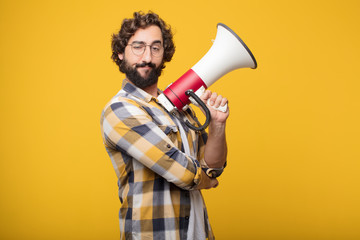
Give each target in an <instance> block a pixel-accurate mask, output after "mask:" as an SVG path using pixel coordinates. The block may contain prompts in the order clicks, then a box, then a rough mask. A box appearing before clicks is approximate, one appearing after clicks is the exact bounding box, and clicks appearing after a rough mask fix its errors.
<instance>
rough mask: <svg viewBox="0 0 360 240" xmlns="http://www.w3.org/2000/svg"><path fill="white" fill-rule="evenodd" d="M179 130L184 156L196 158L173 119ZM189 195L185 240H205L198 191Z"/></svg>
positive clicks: (181, 128)
mask: <svg viewBox="0 0 360 240" xmlns="http://www.w3.org/2000/svg"><path fill="white" fill-rule="evenodd" d="M175 121H176V122H177V125H178V127H179V130H180V135H181V140H182V143H183V146H184V149H185V154H186V155H190V156H192V157H194V158H196V156H195V153H194V152H191V151H190V146H189V142H188V139H187V137H186V134H185V130H184V128H183V127H182V125H181V123H180V121H179V120H178V119H176V118H175ZM189 193H190V217H189V228H188V232H187V240H205V239H206V234H205V222H204V221H205V216H204V205H203V199H202V196H201V193H200V190H192V191H189Z"/></svg>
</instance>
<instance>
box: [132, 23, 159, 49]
mask: <svg viewBox="0 0 360 240" xmlns="http://www.w3.org/2000/svg"><path fill="white" fill-rule="evenodd" d="M134 41H136V42H144V43H146V44H151V43H153V42H155V41H160V42H161V43H162V42H163V38H162V34H161V30H160V28H159V27H158V26H155V25H151V26H149V27H147V28H139V29H138V30H137V31H136V32H135V34H134V35H133V36H132V37H131V38H130V39H129V43H132V42H134Z"/></svg>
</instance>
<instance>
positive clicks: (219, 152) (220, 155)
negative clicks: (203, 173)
mask: <svg viewBox="0 0 360 240" xmlns="http://www.w3.org/2000/svg"><path fill="white" fill-rule="evenodd" d="M225 126H226V124H225V123H217V122H215V123H214V122H213V123H210V125H209V136H208V140H207V142H206V146H205V152H204V160H205V162H206V164H207V165H208V166H209V167H211V168H221V167H223V166H224V165H225V162H226V157H227V144H226V135H225Z"/></svg>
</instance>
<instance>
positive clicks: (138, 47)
mask: <svg viewBox="0 0 360 240" xmlns="http://www.w3.org/2000/svg"><path fill="white" fill-rule="evenodd" d="M145 47H146V46H145V44H142V43H133V44H131V50H132V51H133V53H134V54H135V55H142V54H143V53H144V51H145Z"/></svg>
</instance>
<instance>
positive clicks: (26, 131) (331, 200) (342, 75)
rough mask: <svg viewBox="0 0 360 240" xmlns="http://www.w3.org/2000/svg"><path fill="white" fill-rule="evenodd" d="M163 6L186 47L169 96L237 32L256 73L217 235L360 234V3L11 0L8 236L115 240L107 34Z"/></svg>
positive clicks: (3, 33) (224, 87) (0, 39)
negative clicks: (106, 136)
mask: <svg viewBox="0 0 360 240" xmlns="http://www.w3.org/2000/svg"><path fill="white" fill-rule="evenodd" d="M149 9H150V10H153V11H155V12H157V13H158V14H160V15H161V17H162V18H163V19H164V20H166V21H167V22H168V23H169V24H171V25H172V27H173V29H174V32H175V41H176V45H177V52H176V54H175V56H174V59H173V61H172V62H171V63H169V64H168V65H167V68H166V69H165V72H164V74H163V76H162V77H161V87H162V88H164V87H165V86H167V85H168V84H169V83H170V82H172V81H174V80H176V79H177V77H179V76H180V75H181V74H183V73H184V72H185V71H186V70H188V69H189V68H190V67H192V66H193V65H194V64H195V63H196V62H197V61H198V60H199V59H200V58H201V57H202V56H203V55H204V54H205V53H206V52H207V50H208V49H209V48H210V47H211V44H212V43H211V39H214V38H215V34H216V24H217V23H218V22H222V23H225V24H227V25H228V26H229V27H231V28H232V29H233V30H234V31H235V32H237V33H238V34H239V35H240V36H241V37H242V38H243V40H244V41H245V42H246V43H247V44H248V46H249V47H250V49H251V50H252V51H253V53H254V55H255V57H256V58H257V61H258V64H259V67H258V69H256V70H251V69H241V70H237V71H234V72H231V73H229V74H228V75H226V76H225V77H223V78H222V79H221V80H220V81H218V82H217V83H216V84H214V85H213V86H212V87H211V89H212V90H216V91H218V92H219V93H221V94H223V95H225V96H227V97H228V98H229V99H230V106H231V117H230V119H229V122H228V129H227V135H228V142H229V150H230V152H229V159H228V167H227V170H226V171H225V173H224V175H223V176H222V177H221V178H220V186H219V187H218V188H217V189H213V190H208V191H205V192H204V195H205V198H206V202H207V205H208V209H209V214H210V220H211V223H212V225H213V228H214V231H215V234H216V236H217V239H246V240H253V239H254V240H255V239H259V240H262V239H276V240H288V239H292V240H294V239H299V240H300V239H307V240H312V239H314V240H315V239H316V240H320V239H324V240H325V239H326V240H333V239H334V240H335V239H339V240H347V239H349V240H350V239H360V230H359V226H360V204H359V203H360V192H359V191H360V190H359V189H360V187H359V185H360V171H359V170H360V163H359V161H360V140H359V136H360V127H359V125H360V113H359V110H360V94H359V86H360V84H359V80H360V78H359V76H360V70H359V69H360V68H359V65H360V61H359V56H360V46H359V43H360V32H359V23H360V2H359V1H357V0H354V1H349V0H343V1H331V0H328V1H314V0H304V1H285V0H284V1H280V0H274V1H265V0H255V1H238V0H232V1H231V0H224V1H209V0H208V1H189V0H183V1H180V2H171V1H165V0H164V1H143V0H139V1H135V2H131V1H110V0H105V1H84V0H80V1H70V0H62V1H60V0H56V1H45V0H43V1H39V0H34V1H10V0H2V1H0V86H1V88H0V91H1V92H0V98H1V102H0V104H1V105H0V106H1V108H0V109H1V120H0V121H1V125H0V128H1V129H0V131H1V152H0V158H1V162H0V163H1V170H0V171H1V175H0V186H1V198H0V238H1V239H36V240H41V239H44V240H45V239H46V240H47V239H52V240H56V239H74V240H80V239H84V240H91V239H94V240H95V239H96V240H97V239H109V240H110V239H118V236H119V229H118V218H117V212H118V208H119V206H120V203H119V200H118V198H117V184H116V177H115V173H114V171H113V169H112V166H111V163H110V160H109V158H108V156H107V154H106V152H105V149H104V147H103V145H102V140H101V136H100V126H99V118H100V112H101V110H102V107H103V106H104V104H105V103H106V102H107V101H108V100H109V99H110V97H112V96H113V95H114V94H115V93H116V92H117V91H118V90H119V88H120V84H121V80H122V79H123V77H124V76H123V75H122V74H120V73H119V72H118V70H117V67H116V66H115V65H114V64H113V63H112V62H111V60H110V54H111V51H110V36H111V34H112V33H113V32H115V31H117V30H118V29H119V26H120V23H121V20H122V19H123V18H124V17H131V15H132V12H133V11H136V10H143V11H147V10H149Z"/></svg>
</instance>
